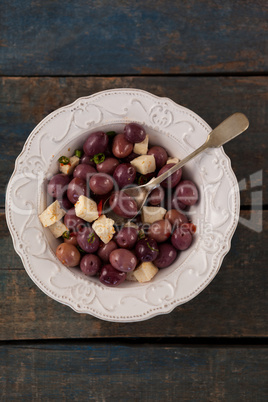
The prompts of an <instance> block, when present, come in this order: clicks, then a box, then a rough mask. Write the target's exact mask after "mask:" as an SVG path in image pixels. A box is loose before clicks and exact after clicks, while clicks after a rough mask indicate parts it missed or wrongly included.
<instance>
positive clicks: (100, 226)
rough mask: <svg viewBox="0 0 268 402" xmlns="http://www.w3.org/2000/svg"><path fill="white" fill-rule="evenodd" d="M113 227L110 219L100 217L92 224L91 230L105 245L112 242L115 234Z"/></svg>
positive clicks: (103, 216)
mask: <svg viewBox="0 0 268 402" xmlns="http://www.w3.org/2000/svg"><path fill="white" fill-rule="evenodd" d="M113 225H114V221H113V220H112V219H110V218H106V216H105V215H101V216H100V217H99V219H97V220H96V221H95V222H94V223H93V225H92V229H93V230H95V232H96V233H97V235H98V236H99V238H100V239H101V240H102V241H103V243H105V244H107V243H109V241H110V240H112V238H113V235H114V233H115V229H114V226H113Z"/></svg>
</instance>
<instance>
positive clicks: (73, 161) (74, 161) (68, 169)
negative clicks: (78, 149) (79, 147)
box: [60, 156, 80, 175]
mask: <svg viewBox="0 0 268 402" xmlns="http://www.w3.org/2000/svg"><path fill="white" fill-rule="evenodd" d="M79 160H80V159H79V158H78V157H77V156H72V157H71V158H70V163H68V164H67V165H64V164H63V163H60V171H61V172H62V173H64V174H69V175H70V174H72V173H73V171H74V169H75V168H76V166H77V165H78V163H79Z"/></svg>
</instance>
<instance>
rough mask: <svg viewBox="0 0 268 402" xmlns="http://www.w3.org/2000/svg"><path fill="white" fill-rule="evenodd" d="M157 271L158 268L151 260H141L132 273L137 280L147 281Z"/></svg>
mask: <svg viewBox="0 0 268 402" xmlns="http://www.w3.org/2000/svg"><path fill="white" fill-rule="evenodd" d="M157 272H158V268H157V267H156V266H155V265H154V264H153V263H152V262H142V263H141V265H139V266H138V268H137V269H135V271H133V275H134V276H135V278H136V279H137V280H138V281H139V282H149V281H150V280H151V279H152V278H153V277H154V276H155V275H156V274H157Z"/></svg>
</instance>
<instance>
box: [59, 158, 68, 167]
mask: <svg viewBox="0 0 268 402" xmlns="http://www.w3.org/2000/svg"><path fill="white" fill-rule="evenodd" d="M58 162H60V163H61V164H62V165H68V163H70V159H69V158H67V156H61V157H60V158H59V159H58Z"/></svg>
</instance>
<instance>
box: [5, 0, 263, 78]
mask: <svg viewBox="0 0 268 402" xmlns="http://www.w3.org/2000/svg"><path fill="white" fill-rule="evenodd" d="M0 15H1V31H2V32H1V43H0V46H1V57H0V74H2V75H61V76H63V75H92V74H93V75H113V74H118V75H119V74H120V75H121V74H170V73H174V74H181V73H184V74H188V73H211V72H213V73H214V72H263V71H267V59H265V54H266V52H267V42H266V40H265V38H266V37H265V35H267V8H266V2H265V0H259V1H256V2H252V1H250V0H239V1H236V2H233V1H231V0H226V1H225V2H222V1H220V0H216V1H212V0H210V1H205V0H202V1H199V0H189V1H187V2H174V1H171V0H165V1H163V0H156V1H146V2H144V1H141V0H138V1H135V2H133V1H130V0H124V1H119V0H116V1H113V2H112V3H111V2H110V1H108V0H105V1H100V0H97V1H94V2H88V1H86V0H78V1H76V2H73V1H71V0H68V1H65V2H64V4H63V3H62V2H61V1H60V0H56V1H50V0H44V1H41V0H35V1H29V0H26V1H23V2H21V1H19V0H17V1H15V2H12V3H9V2H1V4H0Z"/></svg>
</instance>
